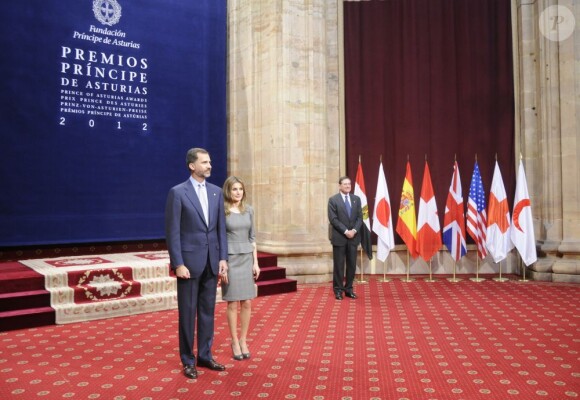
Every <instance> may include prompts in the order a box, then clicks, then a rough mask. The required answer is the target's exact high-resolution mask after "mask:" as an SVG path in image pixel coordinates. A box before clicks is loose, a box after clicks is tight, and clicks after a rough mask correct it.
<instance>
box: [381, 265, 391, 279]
mask: <svg viewBox="0 0 580 400" xmlns="http://www.w3.org/2000/svg"><path fill="white" fill-rule="evenodd" d="M390 281H391V278H387V260H385V261H383V277H382V278H381V279H379V282H390Z"/></svg>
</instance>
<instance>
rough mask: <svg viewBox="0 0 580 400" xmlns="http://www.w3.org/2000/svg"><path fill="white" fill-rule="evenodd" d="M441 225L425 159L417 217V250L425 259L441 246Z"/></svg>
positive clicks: (429, 257) (427, 259)
mask: <svg viewBox="0 0 580 400" xmlns="http://www.w3.org/2000/svg"><path fill="white" fill-rule="evenodd" d="M441 245H442V242H441V226H440V225H439V215H438V214H437V203H436V202H435V194H434V193H433V184H432V183H431V173H430V172H429V164H427V161H425V172H424V174H423V186H422V187H421V200H420V201H419V216H418V218H417V252H418V253H419V255H420V256H421V257H423V259H424V260H425V261H429V260H430V259H431V257H433V255H435V253H437V252H438V251H439V249H440V248H441Z"/></svg>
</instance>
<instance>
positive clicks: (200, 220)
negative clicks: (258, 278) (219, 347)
mask: <svg viewBox="0 0 580 400" xmlns="http://www.w3.org/2000/svg"><path fill="white" fill-rule="evenodd" d="M186 163H187V168H188V169H189V172H190V173H191V177H190V178H189V179H188V180H187V181H185V182H183V183H181V184H179V185H177V186H174V187H173V188H171V190H170V191H169V194H168V196H167V204H166V207H165V234H166V241H167V249H168V250H169V258H170V263H171V268H172V269H173V270H174V271H175V275H176V276H177V307H178V311H179V353H180V357H181V362H182V363H183V366H184V368H183V373H184V375H185V376H186V377H188V378H191V379H196V378H197V369H196V360H195V355H194V353H193V342H194V339H195V334H194V326H195V323H196V316H197V366H199V367H205V368H209V369H212V370H215V371H223V370H225V367H224V366H223V365H221V364H218V363H217V362H216V361H215V360H214V359H213V356H212V354H211V346H212V343H213V331H214V312H215V303H216V290H217V281H218V273H219V274H220V275H221V277H222V279H227V275H226V272H227V268H228V265H227V259H228V246H227V239H226V225H225V213H224V202H223V195H222V191H221V189H220V188H219V187H217V186H215V185H212V184H211V183H208V182H206V180H205V179H206V178H209V176H210V175H211V160H210V156H209V153H208V152H207V151H206V150H204V149H200V148H193V149H190V150H189V151H188V152H187V156H186Z"/></svg>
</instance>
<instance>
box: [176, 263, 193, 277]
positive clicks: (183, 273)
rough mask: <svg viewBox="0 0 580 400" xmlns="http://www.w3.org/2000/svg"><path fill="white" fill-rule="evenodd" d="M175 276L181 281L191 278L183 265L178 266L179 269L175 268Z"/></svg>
mask: <svg viewBox="0 0 580 400" xmlns="http://www.w3.org/2000/svg"><path fill="white" fill-rule="evenodd" d="M175 276H177V277H178V278H181V279H189V278H191V275H189V270H188V269H187V267H186V266H185V265H180V266H179V267H177V268H175Z"/></svg>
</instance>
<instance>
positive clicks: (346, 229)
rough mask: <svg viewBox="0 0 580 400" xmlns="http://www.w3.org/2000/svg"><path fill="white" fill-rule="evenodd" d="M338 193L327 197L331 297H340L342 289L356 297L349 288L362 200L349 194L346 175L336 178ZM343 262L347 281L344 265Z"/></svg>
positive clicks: (358, 237) (354, 260) (358, 239)
mask: <svg viewBox="0 0 580 400" xmlns="http://www.w3.org/2000/svg"><path fill="white" fill-rule="evenodd" d="M338 189H339V192H338V193H337V194H335V195H334V196H332V197H330V199H328V221H329V222H330V242H331V243H332V260H333V264H334V266H333V279H332V286H333V289H334V296H335V297H336V299H337V300H342V292H344V294H345V295H346V296H347V297H350V298H352V299H356V298H357V295H356V294H355V293H354V291H353V289H352V283H353V281H354V273H355V269H356V249H357V246H358V244H359V243H360V235H359V234H358V232H359V230H360V228H361V226H362V223H363V220H362V208H361V200H360V198H359V197H358V196H355V195H354V194H350V190H351V182H350V179H349V177H348V176H343V177H341V178H340V179H339V180H338ZM345 261H346V282H343V281H344V265H345Z"/></svg>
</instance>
